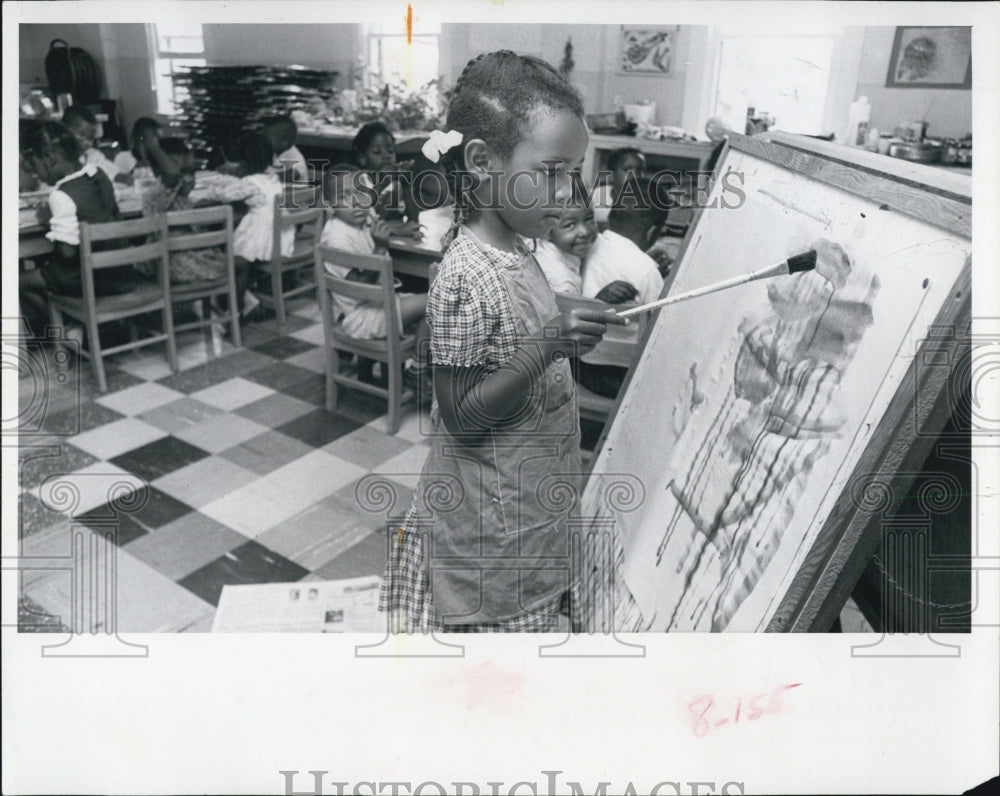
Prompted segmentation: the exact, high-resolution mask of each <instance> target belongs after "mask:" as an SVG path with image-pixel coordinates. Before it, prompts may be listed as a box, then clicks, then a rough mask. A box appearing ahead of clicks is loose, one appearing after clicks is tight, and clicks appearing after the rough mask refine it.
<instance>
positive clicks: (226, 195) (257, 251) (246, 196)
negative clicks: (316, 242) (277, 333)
mask: <svg viewBox="0 0 1000 796" xmlns="http://www.w3.org/2000/svg"><path fill="white" fill-rule="evenodd" d="M236 153H237V157H238V158H239V170H240V173H241V174H242V175H243V176H242V177H241V178H240V179H238V180H233V181H232V182H230V183H227V184H224V185H218V186H216V187H215V188H214V189H213V190H212V198H214V199H215V200H217V201H220V202H229V203H233V202H244V203H245V204H246V206H247V213H246V215H244V216H243V218H242V219H240V223H239V224H238V225H237V227H236V230H235V231H234V232H233V257H234V260H235V265H236V295H237V297H239V299H240V300H241V307H240V308H241V310H242V309H243V303H244V302H245V303H246V306H247V310H249V309H251V308H252V306H256V304H257V303H258V301H257V299H256V297H254V296H253V295H252V294H250V293H249V291H248V290H247V288H248V287H249V284H250V274H251V273H252V271H253V269H254V264H255V263H266V262H269V261H270V260H271V253H272V244H273V240H274V212H275V210H274V208H275V205H276V202H277V201H278V200H279V199H280V197H281V196H282V195H283V194H284V191H285V188H284V186H283V185H282V183H281V180H279V179H278V177H277V176H276V175H275V174H273V173H271V172H269V171H268V169H269V168H270V167H271V165H272V164H273V163H274V150H273V149H271V145H270V144H269V143H268V141H267V139H266V138H265V137H264V136H263V135H261V134H260V133H244V134H243V135H242V136H240V138H239V140H238V141H237V142H236ZM280 246H281V254H282V256H283V257H288V256H289V255H290V254H291V253H292V252H293V251H294V250H295V230H294V229H292V228H289V229H286V230H285V231H284V232H283V233H282V237H281V242H280Z"/></svg>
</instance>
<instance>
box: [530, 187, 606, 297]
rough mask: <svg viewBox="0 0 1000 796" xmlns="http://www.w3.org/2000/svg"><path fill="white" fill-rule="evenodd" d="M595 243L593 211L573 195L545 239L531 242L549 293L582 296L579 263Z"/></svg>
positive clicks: (576, 194) (580, 266) (579, 196)
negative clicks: (533, 244)
mask: <svg viewBox="0 0 1000 796" xmlns="http://www.w3.org/2000/svg"><path fill="white" fill-rule="evenodd" d="M595 240H597V224H596V223H595V222H594V211H593V209H591V208H590V207H589V206H588V205H587V204H586V203H585V202H584V201H583V197H582V196H581V195H580V194H579V193H578V192H576V191H574V194H573V197H572V198H571V199H570V201H569V202H568V203H567V205H566V206H565V208H564V209H563V211H562V215H560V217H559V221H558V222H557V223H556V225H555V226H554V227H552V229H551V230H549V234H548V237H547V238H541V239H539V240H537V241H536V242H535V260H537V262H538V265H539V266H540V267H541V269H542V273H544V274H545V279H546V281H548V283H549V287H551V288H552V292H553V293H567V294H569V295H571V296H580V295H582V294H583V274H582V268H583V260H584V258H585V257H586V256H587V255H588V254H589V253H590V250H591V248H592V247H593V245H594V241H595Z"/></svg>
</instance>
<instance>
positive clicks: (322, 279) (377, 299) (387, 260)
mask: <svg viewBox="0 0 1000 796" xmlns="http://www.w3.org/2000/svg"><path fill="white" fill-rule="evenodd" d="M314 258H315V264H316V286H317V288H318V290H317V291H316V292H317V294H318V296H319V303H320V309H321V310H322V313H323V325H324V326H325V327H326V328H327V329H332V328H333V326H334V324H335V323H336V319H335V318H334V317H333V306H332V302H331V300H330V294H331V293H332V294H334V295H336V296H342V297H344V298H348V299H354V300H355V301H359V302H366V303H368V304H373V305H376V306H381V307H383V308H384V309H385V312H386V329H399V328H400V326H399V308H398V306H397V305H396V300H395V295H396V291H395V287H394V285H393V282H394V277H393V273H392V258H391V257H390V256H389V255H388V254H356V253H355V252H348V251H344V250H343V249H334V248H332V247H330V246H323V245H317V246H316V249H315V253H314ZM327 263H329V264H330V265H334V266H339V267H341V268H345V269H347V271H348V272H350V271H353V270H357V271H361V272H367V273H369V274H371V273H375V274H377V275H378V281H376V282H375V283H374V284H369V283H366V282H356V281H353V280H351V279H347V278H346V277H340V276H335V275H334V274H331V273H330V272H329V271H327V270H326V264H327Z"/></svg>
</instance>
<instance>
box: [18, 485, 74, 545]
mask: <svg viewBox="0 0 1000 796" xmlns="http://www.w3.org/2000/svg"><path fill="white" fill-rule="evenodd" d="M17 510H18V517H19V518H20V520H21V523H20V525H19V526H18V538H19V539H23V538H24V537H26V536H31V535H32V534H36V533H39V532H41V531H44V530H45V529H46V528H51V527H52V526H53V525H55V524H56V523H58V522H60V521H61V520H62V519H63V515H62V514H60V513H59V512H57V511H53V510H52V509H50V508H49V507H48V506H46V505H45V504H44V503H42V501H40V500H39V499H38V498H36V497H35V496H34V495H32V494H31V493H30V492H22V493H21V494H20V495H18V496H17Z"/></svg>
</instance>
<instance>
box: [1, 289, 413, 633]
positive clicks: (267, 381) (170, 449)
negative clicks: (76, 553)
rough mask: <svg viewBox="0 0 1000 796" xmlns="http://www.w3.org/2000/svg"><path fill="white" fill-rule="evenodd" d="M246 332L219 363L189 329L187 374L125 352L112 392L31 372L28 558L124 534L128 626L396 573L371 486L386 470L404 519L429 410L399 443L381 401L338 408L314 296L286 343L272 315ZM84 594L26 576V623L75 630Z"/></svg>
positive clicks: (158, 353)
mask: <svg viewBox="0 0 1000 796" xmlns="http://www.w3.org/2000/svg"><path fill="white" fill-rule="evenodd" d="M243 332H244V347H243V348H242V349H239V350H237V349H234V348H233V347H231V346H229V345H225V346H224V348H223V350H222V352H221V355H219V356H216V355H215V354H214V353H213V352H212V348H211V343H210V340H209V339H208V335H204V336H203V335H202V334H201V333H198V332H192V333H187V334H185V335H184V336H182V337H181V338H180V339H179V341H178V344H179V356H180V371H179V372H178V373H176V374H173V373H171V372H170V369H169V367H168V366H167V363H166V358H165V355H164V353H163V351H162V349H160V348H158V347H156V346H151V347H149V348H146V349H140V350H139V351H136V352H131V353H127V354H120V355H117V356H114V357H111V358H110V359H109V360H108V363H109V364H110V368H109V370H108V382H109V389H108V392H107V393H105V394H103V395H102V394H100V393H99V392H97V390H96V387H95V383H94V379H93V377H92V375H91V369H90V364H89V362H87V361H85V360H84V361H83V362H82V363H76V362H71V363H70V367H69V371H68V373H67V374H66V377H64V378H62V379H61V380H60V379H59V378H58V377H57V373H56V371H55V369H54V368H53V367H52V366H53V364H54V363H52V362H51V361H50V362H49V363H48V365H47V366H45V365H41V364H39V363H40V362H41V360H34V361H35V362H36V365H35V366H34V367H24V368H22V369H21V373H20V376H21V378H20V380H19V386H20V398H21V402H20V407H21V414H20V416H19V419H20V422H21V434H20V437H19V444H20V450H19V455H20V479H19V493H18V502H19V509H20V519H21V524H20V538H21V545H22V549H21V556H22V559H25V558H31V559H36V560H38V561H39V563H40V564H42V563H44V562H45V561H48V562H49V565H50V567H54V566H56V565H57V564H58V559H59V558H60V557H68V556H69V555H70V550H71V544H76V545H82V549H83V550H84V551H86V552H85V555H84V560H85V562H86V563H87V564H88V565H89V564H95V563H99V562H98V561H97V557H99V555H100V554H99V553H97V552H95V551H96V550H97V549H98V548H97V547H96V546H94V544H93V543H94V541H95V540H94V539H93V538H92V537H93V536H94V535H95V534H96V533H102V532H105V531H106V530H107V529H108V528H109V526H112V525H117V538H116V543H117V560H116V565H117V572H118V575H117V578H115V582H116V583H117V586H118V600H117V603H118V621H117V626H118V629H119V630H121V631H131V632H151V631H182V630H196V631H206V630H209V629H210V628H211V625H212V619H213V614H214V611H215V607H216V605H217V604H218V601H219V596H220V594H221V591H222V588H223V586H225V585H226V584H243V583H269V582H289V581H300V580H333V579H339V578H347V577H356V576H361V575H381V574H382V571H383V566H384V561H385V550H386V539H385V532H384V527H383V526H384V522H385V516H386V515H385V509H384V508H383V509H382V511H381V513H377V512H374V511H373V512H367V511H365V510H364V509H363V508H362V506H363V505H365V502H364V499H363V496H362V500H361V502H359V498H358V495H356V493H355V490H356V487H357V486H358V483H359V480H360V479H362V478H364V477H365V476H366V475H367V474H369V473H385V474H387V475H386V476H385V478H387V479H388V481H389V483H390V485H391V486H393V488H394V489H395V492H396V495H397V500H398V503H397V504H396V507H395V511H396V512H401V511H403V510H405V507H406V506H408V505H409V500H410V496H411V495H412V489H413V487H414V486H415V483H416V477H417V474H419V472H420V468H421V466H422V464H423V461H424V458H425V456H426V455H427V452H428V448H427V446H426V445H425V444H424V443H423V439H424V438H423V436H422V433H421V423H423V424H424V425H423V428H424V429H426V427H427V426H426V424H427V422H428V420H427V417H426V416H424V417H423V418H421V416H420V415H419V414H418V412H417V410H416V409H414V408H409V409H407V410H406V414H405V415H404V418H403V422H402V426H401V428H400V430H399V431H398V432H397V434H396V435H394V436H390V435H388V434H386V433H385V432H384V429H385V427H386V424H385V415H384V413H385V411H386V405H385V402H384V401H380V400H379V399H377V398H373V397H372V396H369V395H366V394H364V393H360V392H356V391H343V392H342V396H341V402H340V406H339V407H338V410H337V412H336V413H328V412H327V411H326V410H325V409H324V408H323V406H322V404H323V401H324V380H323V376H322V373H323V352H322V350H321V348H320V347H319V346H320V343H321V341H322V325H321V324H320V322H319V318H318V309H317V307H316V305H315V302H314V301H313V302H309V301H303V302H301V303H299V304H298V305H295V304H293V313H292V315H291V317H290V320H289V323H288V327H287V336H285V337H282V336H280V335H279V334H278V332H277V326H276V324H275V323H274V321H273V320H269V321H262V322H258V323H251V324H246V325H245V326H244V327H243ZM37 354H38V352H34V355H37ZM47 357H48V359H50V360H51V350H49V351H48V352H47ZM30 360H31V356H30V355H29V357H28V358H26V359H25V360H24V361H26V362H27V361H30ZM46 367H47V368H48V370H47V371H46V370H45V369H44V368H46ZM42 404H44V405H42ZM369 480H370V479H369ZM70 517H72V518H73V521H72V523H71V521H70ZM54 559H55V561H53V560H54ZM91 559H94V560H91ZM67 560H68V559H67ZM22 563H23V562H22ZM72 589H73V579H72V572H71V571H70V570H68V569H58V568H49V569H37V570H30V571H24V572H23V573H22V596H23V601H22V602H23V604H22V610H21V612H20V616H19V620H20V625H21V628H22V629H23V630H53V629H60V628H62V627H64V626H68V625H69V623H70V619H69V618H68V617H69V616H70V614H69V606H70V595H71V592H72Z"/></svg>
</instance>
